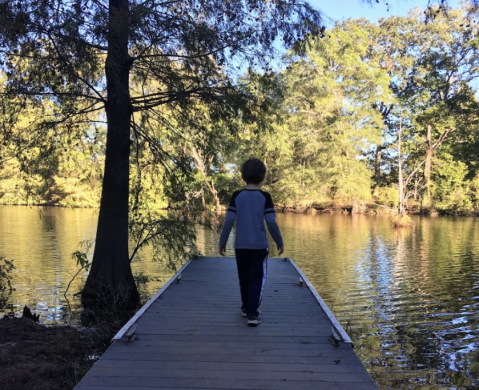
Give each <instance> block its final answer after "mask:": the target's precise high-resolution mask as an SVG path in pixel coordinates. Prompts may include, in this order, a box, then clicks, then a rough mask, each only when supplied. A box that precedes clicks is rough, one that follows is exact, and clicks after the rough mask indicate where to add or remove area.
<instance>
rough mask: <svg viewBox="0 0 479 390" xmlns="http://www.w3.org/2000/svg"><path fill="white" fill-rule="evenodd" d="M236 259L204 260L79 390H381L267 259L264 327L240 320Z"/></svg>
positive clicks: (286, 273)
mask: <svg viewBox="0 0 479 390" xmlns="http://www.w3.org/2000/svg"><path fill="white" fill-rule="evenodd" d="M240 303H241V302H240V295H239V286H238V279H237V274H236V264H235V261H234V259H232V258H201V259H199V260H195V261H192V262H191V263H190V264H189V265H188V266H187V267H186V268H185V269H184V270H183V272H182V281H181V283H179V284H176V283H172V284H170V285H169V287H168V288H167V289H166V290H165V291H163V293H162V294H161V295H160V296H159V297H158V298H157V299H156V300H155V301H154V302H152V303H151V304H150V305H149V307H148V308H147V309H146V310H145V312H144V313H142V315H141V317H140V318H139V319H138V320H137V328H136V338H135V340H134V341H131V342H128V341H126V340H124V339H122V340H120V341H115V342H114V343H113V344H112V345H111V346H110V348H109V349H108V350H107V351H106V352H105V354H104V355H103V356H102V357H101V359H100V360H99V361H98V362H96V364H95V365H94V366H93V367H92V369H91V370H90V371H89V372H88V373H87V375H85V377H84V378H83V379H82V380H81V381H80V383H79V384H78V385H77V386H76V387H75V390H110V389H120V390H132V389H135V390H140V389H163V390H168V389H183V390H188V389H190V390H199V389H218V390H221V389H224V390H233V389H235V390H241V389H258V390H260V389H263V390H269V389H278V390H283V389H288V390H306V389H308V390H309V389H311V390H312V389H325V390H326V389H327V390H330V389H331V390H336V389H337V390H377V389H378V387H377V386H376V385H375V383H374V382H373V381H372V379H371V377H370V376H369V374H368V373H367V371H366V369H365V368H364V366H363V365H362V363H361V362H360V361H359V359H358V357H357V356H356V354H355V353H354V350H353V349H352V348H351V346H349V345H346V344H343V343H341V344H340V346H339V347H334V346H333V345H332V344H331V342H330V341H329V337H330V335H331V321H330V320H329V318H328V317H327V316H326V314H325V313H324V311H323V310H322V309H321V307H320V305H319V304H318V302H317V300H316V299H315V298H314V296H313V294H312V293H311V291H310V290H309V289H308V288H307V287H305V286H303V287H302V286H300V285H299V276H298V273H297V271H296V270H295V269H294V267H293V266H292V265H291V264H290V263H289V262H285V261H283V260H282V259H269V260H268V280H267V283H266V288H265V291H264V296H263V302H262V305H261V308H260V309H261V311H262V312H263V316H262V323H261V325H259V326H257V327H248V326H247V325H246V319H245V318H242V317H241V316H240V310H239V305H240Z"/></svg>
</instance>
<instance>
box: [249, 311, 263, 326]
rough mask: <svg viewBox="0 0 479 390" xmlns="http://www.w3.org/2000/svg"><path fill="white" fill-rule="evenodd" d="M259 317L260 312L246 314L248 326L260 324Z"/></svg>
mask: <svg viewBox="0 0 479 390" xmlns="http://www.w3.org/2000/svg"><path fill="white" fill-rule="evenodd" d="M259 317H260V314H259V313H258V314H250V315H249V316H248V322H247V324H248V326H256V325H259V324H261V319H260V318H259Z"/></svg>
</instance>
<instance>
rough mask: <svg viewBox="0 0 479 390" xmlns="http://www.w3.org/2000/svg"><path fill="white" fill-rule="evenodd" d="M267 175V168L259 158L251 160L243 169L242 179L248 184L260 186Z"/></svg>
mask: <svg viewBox="0 0 479 390" xmlns="http://www.w3.org/2000/svg"><path fill="white" fill-rule="evenodd" d="M265 175H266V166H265V165H264V163H263V161H261V160H258V159H257V158H250V159H249V160H248V161H246V162H245V163H244V164H243V166H242V167H241V177H242V178H243V180H244V181H245V182H246V184H259V183H261V182H262V181H263V180H264V176H265Z"/></svg>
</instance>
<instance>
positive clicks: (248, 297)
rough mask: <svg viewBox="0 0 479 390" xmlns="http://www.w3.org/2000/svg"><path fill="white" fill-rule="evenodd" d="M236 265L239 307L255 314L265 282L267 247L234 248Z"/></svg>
mask: <svg viewBox="0 0 479 390" xmlns="http://www.w3.org/2000/svg"><path fill="white" fill-rule="evenodd" d="M235 253H236V265H237V267H238V278H239V284H240V291H241V301H242V306H241V308H242V309H243V310H244V311H246V312H247V313H248V315H250V314H257V312H258V307H259V305H260V304H261V298H262V296H263V288H264V285H265V283H266V264H267V259H268V250H267V249H236V250H235Z"/></svg>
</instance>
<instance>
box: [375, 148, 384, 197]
mask: <svg viewBox="0 0 479 390" xmlns="http://www.w3.org/2000/svg"><path fill="white" fill-rule="evenodd" d="M382 152H383V147H382V145H376V154H375V160H374V190H373V197H374V200H375V201H377V200H378V198H379V180H380V179H381V160H382Z"/></svg>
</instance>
